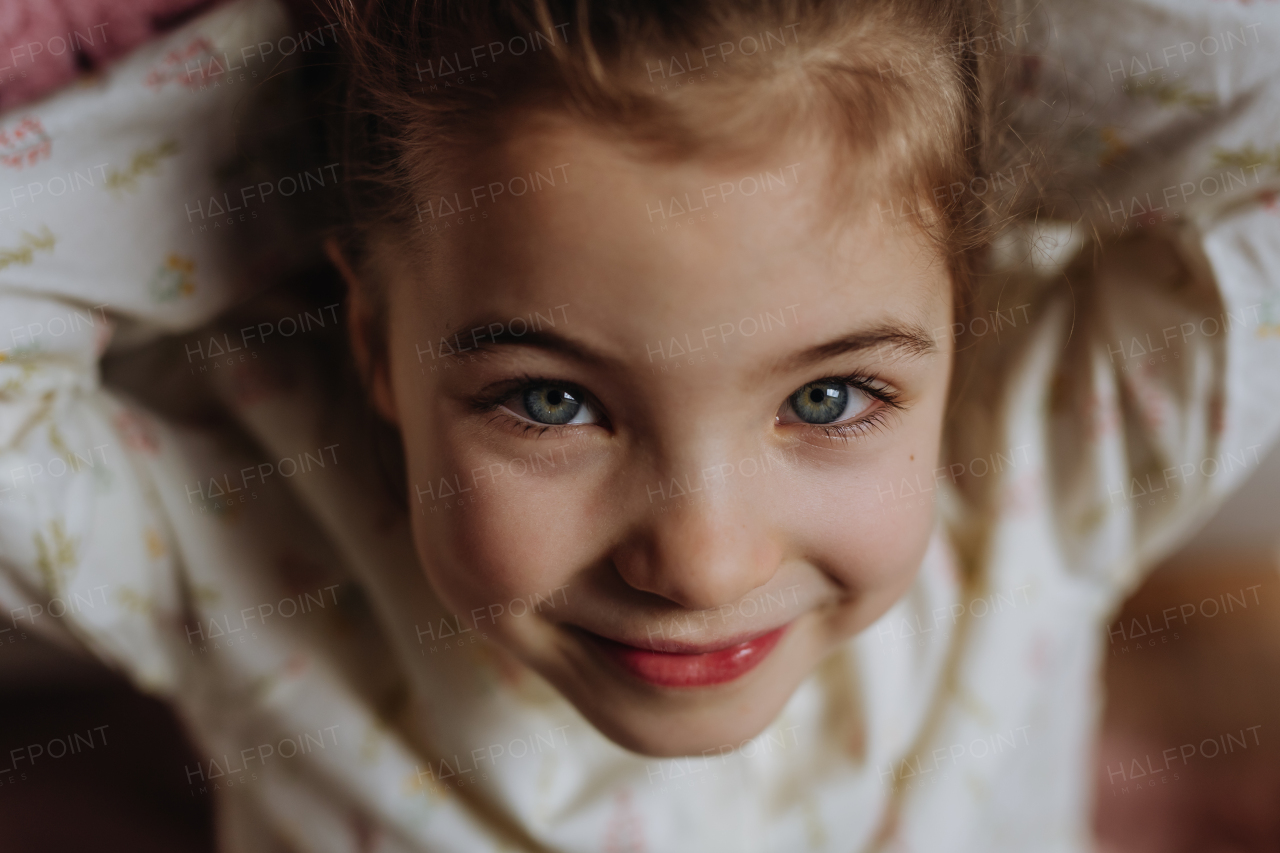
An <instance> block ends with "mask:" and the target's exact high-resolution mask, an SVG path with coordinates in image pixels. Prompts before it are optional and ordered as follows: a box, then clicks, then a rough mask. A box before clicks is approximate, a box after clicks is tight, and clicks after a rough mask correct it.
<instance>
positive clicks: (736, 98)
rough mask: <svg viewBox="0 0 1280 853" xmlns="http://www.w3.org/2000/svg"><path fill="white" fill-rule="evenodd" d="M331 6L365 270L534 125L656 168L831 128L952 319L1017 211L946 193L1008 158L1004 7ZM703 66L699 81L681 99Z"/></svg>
mask: <svg viewBox="0 0 1280 853" xmlns="http://www.w3.org/2000/svg"><path fill="white" fill-rule="evenodd" d="M331 2H332V3H333V12H334V14H335V16H336V17H337V19H338V21H339V23H340V26H341V29H340V30H339V32H340V33H342V34H343V38H344V39H345V41H344V43H343V44H344V50H343V55H342V57H341V60H340V61H341V65H342V69H341V70H342V73H343V75H344V76H343V80H344V95H343V97H344V108H343V109H341V110H339V111H338V112H339V117H340V122H341V124H340V126H339V127H338V134H337V136H336V138H337V139H338V140H339V141H340V143H341V146H342V152H341V154H342V156H343V160H344V162H345V163H346V164H347V167H348V169H349V172H348V174H349V175H350V176H351V178H352V179H353V180H351V181H349V182H348V184H347V186H348V187H349V191H348V195H347V202H348V211H347V215H346V216H345V217H344V219H345V222H346V223H347V224H346V227H345V229H344V231H343V234H342V241H341V242H342V245H343V248H344V250H345V251H346V253H347V255H348V257H349V258H350V259H351V260H352V262H353V264H354V266H356V268H357V269H359V268H360V267H361V266H362V265H363V264H364V263H365V262H366V260H367V258H368V255H369V249H370V246H371V244H372V237H373V235H374V234H375V233H376V232H383V233H386V232H387V230H388V229H391V231H392V233H395V232H399V233H401V234H405V235H407V234H409V229H411V228H412V226H413V219H414V211H415V201H416V200H419V199H422V198H424V197H426V195H428V194H429V193H430V192H431V190H432V188H433V187H434V186H436V185H437V184H438V183H439V182H440V181H442V180H443V179H444V178H446V177H447V175H448V174H449V170H450V169H451V168H452V167H453V166H454V165H455V164H457V163H458V160H459V158H460V157H462V156H466V154H467V152H469V151H475V150H477V149H478V148H481V147H483V146H484V145H486V144H489V143H493V142H496V141H498V140H500V139H501V138H502V137H503V134H504V133H507V132H509V131H510V129H511V128H512V126H513V125H512V119H513V118H514V117H516V116H518V115H521V114H528V113H529V112H539V111H544V112H553V113H560V114H563V115H565V116H568V117H571V118H574V119H578V120H581V121H585V122H590V123H592V124H593V125H595V126H597V127H600V128H602V129H605V130H607V131H609V132H612V133H616V134H618V135H619V137H621V138H625V139H627V140H628V141H630V142H633V143H637V144H638V145H639V146H641V147H643V148H644V149H645V150H647V152H648V153H649V154H651V155H652V156H654V157H657V158H672V159H675V158H686V157H687V158H691V157H697V156H700V155H703V154H708V153H712V152H714V153H717V154H723V153H733V152H743V153H745V152H746V151H748V150H749V149H750V148H752V147H754V146H758V145H761V144H763V143H764V142H765V141H767V139H768V137H769V136H771V135H772V136H774V137H777V136H778V135H779V134H780V133H787V132H795V131H796V130H797V129H799V128H808V129H811V130H810V132H814V131H815V130H816V132H822V131H827V132H828V133H829V136H830V139H831V140H832V142H833V143H834V144H835V146H836V150H837V151H838V152H840V153H842V154H843V155H844V156H843V157H842V158H841V160H840V162H848V163H854V164H856V166H857V168H856V169H853V170H849V171H850V172H854V173H856V174H858V175H861V176H863V177H867V176H870V177H871V178H872V179H873V180H871V181H865V180H864V181H863V182H862V184H861V185H860V189H865V185H866V184H868V183H874V185H875V194H876V196H877V199H878V200H879V203H880V204H881V209H882V210H883V209H885V208H886V207H887V208H888V209H891V210H895V211H898V212H895V218H899V217H901V214H902V213H905V217H902V218H905V219H907V220H910V221H912V222H914V223H915V224H916V225H918V226H920V227H921V228H923V229H924V230H925V232H926V233H927V234H928V235H929V236H930V237H931V238H932V239H933V240H934V241H935V242H936V243H937V245H938V246H939V248H940V250H941V252H942V253H943V255H944V257H945V258H946V259H947V261H948V263H949V264H950V266H951V271H952V279H953V282H954V283H955V285H956V303H957V307H958V309H959V310H960V311H961V312H962V311H963V306H964V304H965V303H966V295H967V294H968V292H969V288H970V283H971V280H972V277H973V274H974V272H975V270H976V268H977V266H978V263H977V259H978V257H979V255H980V253H981V251H982V250H983V248H984V247H985V246H986V245H987V243H988V242H989V240H990V238H991V234H992V228H993V226H994V225H995V224H996V223H997V222H998V221H999V220H1000V218H1001V217H1002V215H1003V210H1004V209H1005V207H1006V206H1007V204H1008V200H1007V199H1005V198H1003V197H1001V196H999V195H997V194H995V193H982V194H977V193H969V192H962V193H959V194H956V193H947V192H941V193H940V192H938V190H939V188H946V187H952V186H956V185H963V186H966V187H968V186H972V185H973V183H974V181H975V179H985V178H986V177H987V176H989V175H991V174H992V173H994V172H996V171H998V169H999V168H1000V166H1001V165H1002V164H1003V162H1004V161H1005V160H1006V159H1008V155H1007V152H1006V150H1005V146H1003V145H1002V144H1001V140H1002V138H1003V135H1002V134H1001V132H1000V129H1001V128H1002V127H1004V126H1005V124H1004V122H1003V120H1002V118H1003V117H1002V116H1001V115H1000V109H1001V107H1002V105H1003V103H1004V99H1003V97H1002V96H1001V94H1000V91H1001V88H1002V83H1003V80H1004V78H1005V76H1006V75H1005V71H1004V60H1003V51H1002V50H1001V47H1002V42H1003V41H1004V39H1002V38H1001V37H1000V33H999V32H998V28H999V26H1000V19H999V15H998V8H997V0H862V2H854V1H853V0H758V2H741V1H740V0H653V1H652V2H651V1H650V0H488V2H486V1H485V0H465V2H449V0H434V2H429V1H428V0H363V2H361V0H331ZM508 45H509V46H510V48H511V49H510V50H508V49H507V46H508ZM517 45H519V46H520V47H521V49H520V52H519V53H518V54H517V53H516V47H517ZM726 45H728V46H729V49H728V50H726V49H725V46H726ZM749 46H751V47H752V49H751V50H748V47H749ZM495 48H496V51H495ZM699 58H700V59H699ZM697 62H701V63H702V64H704V65H708V64H713V65H712V67H711V69H710V70H711V74H710V79H706V80H704V81H703V82H698V83H696V84H694V85H689V84H684V83H683V81H682V80H681V79H680V78H681V77H683V75H684V74H688V75H689V78H688V79H690V80H691V79H692V77H693V74H692V72H691V71H690V68H689V67H688V66H693V64H694V63H697ZM467 67H471V68H473V69H476V68H478V69H479V73H477V71H476V70H472V71H471V73H470V74H466V73H464V72H463V70H462V69H464V68H467ZM655 67H656V68H658V69H661V73H660V78H659V79H660V84H661V83H664V82H665V83H666V86H665V87H664V86H662V85H658V86H655V85H653V82H654V80H653V74H654V69H655ZM677 68H679V69H680V70H679V71H677V70H676V69H677ZM450 71H452V72H454V74H457V75H460V77H462V78H463V79H457V78H454V77H453V75H450V74H448V72H450ZM668 71H669V72H670V73H668ZM702 76H703V78H706V77H707V76H708V75H707V74H705V73H704V74H703V75H702ZM668 81H674V82H668ZM664 88H665V91H664ZM865 195H866V194H865V193H860V196H865ZM908 200H909V201H908ZM895 204H896V206H895ZM418 242H419V243H420V242H421V241H418ZM419 248H420V250H422V251H426V248H425V247H421V246H420V247H419ZM373 277H374V278H376V276H373ZM375 296H376V294H375ZM373 302H374V304H375V305H376V304H377V300H376V298H374V299H373Z"/></svg>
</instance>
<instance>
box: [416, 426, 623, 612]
mask: <svg viewBox="0 0 1280 853" xmlns="http://www.w3.org/2000/svg"><path fill="white" fill-rule="evenodd" d="M546 445H547V446H546V447H540V448H538V449H537V450H534V451H530V452H529V453H527V454H525V455H523V456H518V457H513V456H510V455H505V456H504V455H501V454H497V453H492V452H489V451H487V450H485V449H483V448H477V447H474V446H470V447H469V446H468V444H467V442H466V441H465V440H459V441H457V442H454V443H451V442H449V441H447V440H446V441H443V442H441V443H440V446H438V447H437V448H434V449H432V448H423V451H424V452H422V453H421V454H419V455H420V457H421V458H420V462H421V464H420V465H414V464H412V463H411V470H413V472H414V474H415V475H417V476H418V477H419V478H420V480H421V482H431V483H434V484H435V485H436V486H439V484H440V482H441V480H442V479H443V481H444V485H445V486H446V487H447V488H448V489H450V490H451V491H453V492H456V493H457V494H456V495H455V496H453V497H451V498H450V497H446V498H445V499H443V500H441V499H439V498H437V499H435V500H434V501H433V500H432V497H431V495H429V494H427V495H423V503H421V504H416V514H415V521H414V534H415V539H416V540H417V544H418V550H419V554H420V555H421V556H422V558H423V563H424V566H425V568H426V572H427V576H428V579H429V580H430V581H431V583H432V585H433V586H434V587H435V589H436V592H437V594H439V595H440V597H441V598H442V599H443V600H444V602H445V604H447V605H448V606H450V607H451V608H453V609H455V611H461V612H468V611H470V610H471V609H473V608H476V607H487V606H489V605H490V604H497V603H502V602H504V601H507V600H512V599H516V598H526V599H527V598H529V597H530V596H532V595H535V594H541V595H543V596H547V595H548V594H549V593H550V592H551V591H552V590H556V589H559V588H560V587H563V586H566V585H568V584H569V583H570V581H571V579H572V577H573V576H574V575H575V574H576V573H577V572H578V571H579V570H581V569H583V568H584V567H586V566H588V565H590V564H591V563H592V562H593V561H594V560H596V559H598V556H599V552H598V550H597V548H596V545H595V542H594V539H593V530H594V531H597V532H598V531H599V529H600V525H599V524H598V523H596V522H597V521H598V519H597V518H596V513H598V511H599V507H601V506H602V503H601V500H602V497H601V495H599V494H597V484H596V483H595V482H594V478H593V477H592V476H591V472H590V471H588V470H584V469H583V463H582V460H581V458H579V459H575V458H574V454H573V448H572V443H569V442H565V443H561V442H546ZM575 462H576V463H578V464H577V465H575ZM428 472H430V475H429V476H428ZM463 489H466V491H463ZM435 491H436V493H437V494H439V492H440V491H441V490H440V489H439V488H436V489H435ZM411 500H412V498H411ZM449 503H452V505H451V506H446V504H449ZM433 506H434V511H433Z"/></svg>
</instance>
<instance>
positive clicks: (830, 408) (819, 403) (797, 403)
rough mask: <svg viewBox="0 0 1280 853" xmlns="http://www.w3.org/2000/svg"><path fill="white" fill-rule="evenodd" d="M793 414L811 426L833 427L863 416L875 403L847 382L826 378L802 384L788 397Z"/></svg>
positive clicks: (867, 395)
mask: <svg viewBox="0 0 1280 853" xmlns="http://www.w3.org/2000/svg"><path fill="white" fill-rule="evenodd" d="M787 402H788V403H789V404H790V408H791V411H792V412H793V413H794V414H795V416H796V417H797V418H798V419H799V420H800V421H802V422H804V423H807V424H830V423H835V422H837V421H840V420H846V419H848V418H849V417H851V416H854V415H857V414H860V413H861V412H863V411H864V410H866V408H867V407H868V406H869V405H870V404H871V402H872V398H871V396H870V395H869V394H867V393H866V392H864V391H861V390H859V389H857V388H854V387H853V386H851V385H848V384H846V383H844V382H841V381H838V380H833V379H822V380H819V381H817V382H810V383H809V384H807V385H802V386H800V388H798V389H797V390H796V391H795V393H793V394H792V395H791V396H790V397H788V398H787Z"/></svg>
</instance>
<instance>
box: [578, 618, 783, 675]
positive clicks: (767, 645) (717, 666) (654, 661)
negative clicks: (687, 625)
mask: <svg viewBox="0 0 1280 853" xmlns="http://www.w3.org/2000/svg"><path fill="white" fill-rule="evenodd" d="M786 630H787V626H786V625H783V626H782V627H781V628H774V629H773V630H772V631H769V632H768V633H766V634H761V635H759V636H758V637H753V638H752V639H750V640H747V641H745V642H741V643H736V644H734V645H731V646H727V647H721V648H714V649H709V650H707V651H694V650H692V649H690V650H688V651H679V652H675V651H659V650H657V649H653V648H641V647H639V646H632V645H627V644H625V643H619V642H616V641H615V640H609V639H606V638H604V637H601V636H599V635H598V634H592V633H590V632H585V633H586V636H587V637H589V638H590V639H591V640H592V641H594V642H595V644H596V645H597V646H598V647H599V648H600V649H601V650H602V651H603V652H604V653H605V654H606V655H608V657H609V658H610V659H611V660H612V661H614V662H615V663H617V664H618V665H619V666H621V667H622V668H623V669H625V670H626V671H627V672H629V673H631V674H632V675H634V676H635V677H637V678H639V679H641V680H642V681H647V682H648V683H650V684H654V685H657V686H658V687H705V686H707V685H711V684H724V683H725V682H727V681H733V680H734V679H736V678H739V677H741V676H742V675H745V674H746V673H747V672H750V671H751V670H752V669H755V668H756V666H758V665H759V664H760V662H761V661H763V660H764V659H765V658H766V657H768V655H769V652H771V651H773V647H774V646H776V645H777V644H778V640H780V639H782V635H783V633H784V632H785V631H786ZM686 648H688V647H686Z"/></svg>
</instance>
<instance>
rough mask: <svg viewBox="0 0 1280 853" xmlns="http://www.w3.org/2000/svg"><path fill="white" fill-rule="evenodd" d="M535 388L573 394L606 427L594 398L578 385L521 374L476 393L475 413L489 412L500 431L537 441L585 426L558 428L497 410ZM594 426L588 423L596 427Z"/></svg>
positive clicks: (473, 399) (562, 426)
mask: <svg viewBox="0 0 1280 853" xmlns="http://www.w3.org/2000/svg"><path fill="white" fill-rule="evenodd" d="M538 385H556V386H559V387H561V388H565V389H567V390H571V391H573V392H574V393H575V394H578V395H580V396H581V399H582V400H584V401H586V404H587V405H588V406H590V407H591V409H592V411H594V412H595V413H596V414H597V415H599V416H600V417H601V419H602V423H604V424H605V425H607V424H608V421H607V419H605V418H604V414H603V410H602V408H601V406H600V404H599V403H598V402H596V399H595V398H594V397H592V396H591V395H590V394H588V393H587V390H586V389H585V388H583V387H582V386H580V385H575V384H574V383H572V382H565V381H564V380H561V379H552V378H550V377H546V376H531V375H529V374H524V375H521V376H519V377H516V378H514V379H507V380H503V381H501V382H496V383H494V384H492V385H489V386H486V387H485V388H484V389H482V390H481V391H480V393H479V394H477V395H476V396H474V397H472V398H471V405H472V407H473V408H474V409H475V410H476V411H478V412H492V413H493V418H492V419H491V420H490V421H489V423H491V424H496V425H498V426H500V427H501V428H503V429H507V430H510V431H511V432H513V433H514V434H516V435H518V436H520V437H529V438H534V439H538V438H541V437H542V436H544V435H546V434H547V433H548V432H554V433H557V434H558V433H560V432H562V431H564V430H566V429H581V428H582V427H583V426H586V424H563V425H560V426H557V425H555V424H540V423H537V422H535V421H531V420H528V419H526V418H522V417H520V416H519V415H515V414H505V413H503V412H500V411H498V409H499V407H501V406H502V405H503V404H505V403H508V402H510V401H511V400H514V399H515V398H516V397H518V396H519V395H521V394H523V393H524V392H525V391H527V390H529V389H530V388H533V387H536V386H538ZM596 425H597V424H591V426H596Z"/></svg>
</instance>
